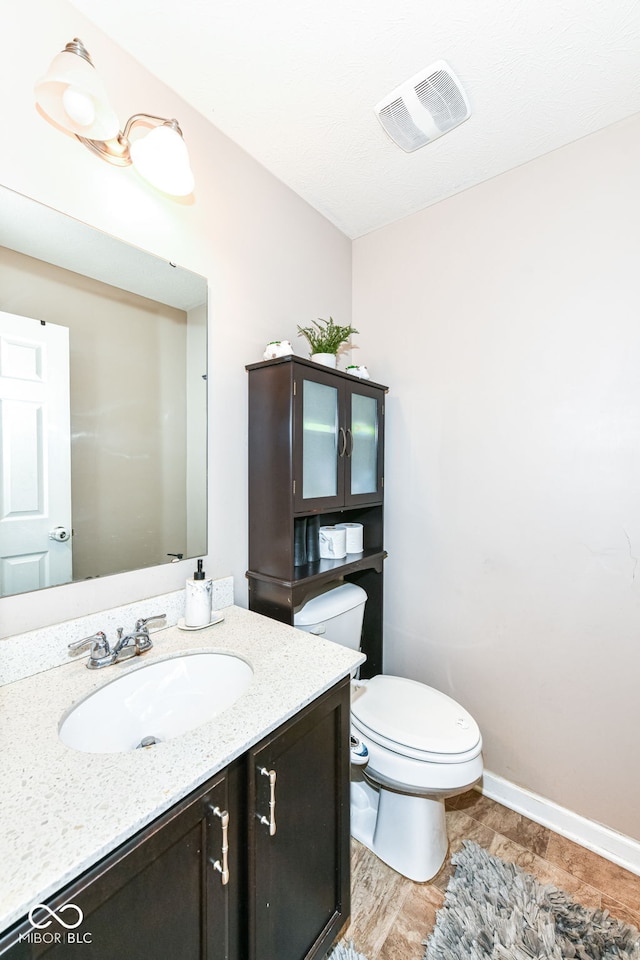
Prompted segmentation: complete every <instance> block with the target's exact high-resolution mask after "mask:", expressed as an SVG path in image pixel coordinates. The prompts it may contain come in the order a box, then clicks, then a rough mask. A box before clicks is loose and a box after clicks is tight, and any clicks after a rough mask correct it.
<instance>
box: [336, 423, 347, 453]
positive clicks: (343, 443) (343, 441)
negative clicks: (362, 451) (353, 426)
mask: <svg viewBox="0 0 640 960" xmlns="http://www.w3.org/2000/svg"><path fill="white" fill-rule="evenodd" d="M338 438H339V447H338V456H339V457H344V455H345V452H346V449H347V434H346V433H345V429H344V427H338Z"/></svg>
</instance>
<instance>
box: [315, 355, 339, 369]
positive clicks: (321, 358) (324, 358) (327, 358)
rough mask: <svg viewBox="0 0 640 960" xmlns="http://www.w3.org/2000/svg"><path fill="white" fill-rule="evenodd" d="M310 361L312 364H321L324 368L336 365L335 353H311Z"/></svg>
mask: <svg viewBox="0 0 640 960" xmlns="http://www.w3.org/2000/svg"><path fill="white" fill-rule="evenodd" d="M311 359H312V360H313V362H314V363H321V364H322V365H323V366H325V367H334V369H335V366H336V363H337V358H336V355H335V353H312V354H311Z"/></svg>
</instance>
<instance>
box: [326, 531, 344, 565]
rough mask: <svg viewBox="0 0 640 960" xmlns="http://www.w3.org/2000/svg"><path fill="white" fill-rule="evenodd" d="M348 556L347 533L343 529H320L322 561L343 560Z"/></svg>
mask: <svg viewBox="0 0 640 960" xmlns="http://www.w3.org/2000/svg"><path fill="white" fill-rule="evenodd" d="M346 555H347V531H346V530H345V529H344V528H342V527H338V526H335V527H320V559H322V560H343V559H344V557H346Z"/></svg>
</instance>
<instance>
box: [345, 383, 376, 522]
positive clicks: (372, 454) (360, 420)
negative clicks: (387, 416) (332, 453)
mask: <svg viewBox="0 0 640 960" xmlns="http://www.w3.org/2000/svg"><path fill="white" fill-rule="evenodd" d="M345 406H346V412H345V423H346V427H345V433H346V447H345V456H344V463H345V471H346V477H345V505H346V506H355V505H357V504H364V503H382V493H383V490H382V485H383V447H384V396H383V394H382V392H381V391H380V390H378V389H376V388H375V387H369V386H367V385H366V384H365V383H361V382H359V383H358V385H357V386H355V385H354V386H353V387H352V388H351V389H348V390H346V398H345Z"/></svg>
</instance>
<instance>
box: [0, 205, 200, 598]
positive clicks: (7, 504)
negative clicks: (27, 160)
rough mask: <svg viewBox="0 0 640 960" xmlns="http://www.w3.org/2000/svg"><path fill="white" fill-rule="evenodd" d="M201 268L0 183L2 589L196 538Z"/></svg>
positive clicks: (107, 568) (132, 564) (97, 570)
mask: <svg viewBox="0 0 640 960" xmlns="http://www.w3.org/2000/svg"><path fill="white" fill-rule="evenodd" d="M206 364H207V282H206V280H205V279H204V278H203V277H200V276H197V275H196V274H194V273H191V272H189V271H188V270H184V269H182V268H180V267H176V266H175V265H173V264H172V263H170V262H168V261H164V260H161V259H159V258H158V257H155V256H153V255H151V254H149V253H146V252H144V251H142V250H139V249H137V248H135V247H132V246H130V245H129V244H126V243H124V242H122V241H121V240H116V239H115V238H113V237H110V236H108V235H106V234H103V233H101V232H100V231H99V230H96V229H94V228H92V227H89V226H87V225H86V224H84V223H81V222H79V221H77V220H73V219H72V218H71V217H68V216H66V215H64V214H62V213H59V212H58V211H56V210H53V209H51V208H49V207H46V206H44V205H42V204H40V203H37V202H36V201H34V200H31V199H30V198H28V197H24V196H21V195H20V194H17V193H15V192H14V191H12V190H8V189H6V188H3V187H0V596H9V595H12V594H18V593H24V592H26V591H31V590H38V589H41V588H44V587H50V586H55V585H57V584H61V583H69V582H71V581H76V580H85V579H88V578H91V577H103V576H106V575H109V574H113V573H123V572H126V571H130V570H137V569H141V568H144V567H149V566H155V565H157V564H161V563H170V562H171V561H172V560H173V558H174V556H178V557H179V556H182V557H195V556H201V555H203V554H206V552H207V516H206V499H207V476H206V475H207V459H206V457H207V454H206V449H207V382H206V377H207V366H206Z"/></svg>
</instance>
